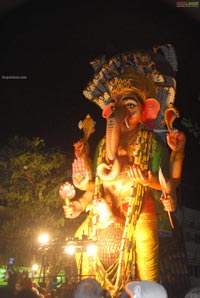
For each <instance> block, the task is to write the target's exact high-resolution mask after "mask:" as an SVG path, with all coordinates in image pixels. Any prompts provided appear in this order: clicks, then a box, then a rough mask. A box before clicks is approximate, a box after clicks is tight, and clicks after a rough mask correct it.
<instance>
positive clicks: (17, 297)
mask: <svg viewBox="0 0 200 298" xmlns="http://www.w3.org/2000/svg"><path fill="white" fill-rule="evenodd" d="M56 281H57V278H56V276H54V277H51V278H49V280H48V281H47V282H46V283H45V285H43V284H42V285H41V284H38V283H37V282H36V281H35V280H34V279H33V278H31V277H29V274H28V272H24V273H23V274H22V276H21V278H20V279H19V280H17V279H16V284H15V286H14V287H13V284H10V283H9V282H8V284H7V286H4V287H0V297H1V298H111V297H112V296H111V294H110V293H109V291H107V290H106V289H104V288H103V287H102V286H101V285H100V283H99V282H98V281H97V280H96V279H95V278H84V279H82V280H81V281H79V282H78V283H75V284H73V283H71V282H70V281H69V280H68V278H65V281H64V282H62V283H61V284H60V285H58V283H57V282H56ZM157 297H158V298H168V294H167V291H166V289H165V288H164V286H162V285H161V284H159V283H157V282H154V281H148V280H144V281H130V282H128V283H127V284H126V286H125V288H124V289H123V290H122V291H121V292H120V294H119V296H117V297H116V298H157ZM194 297H195V298H196V297H197V298H198V297H200V289H199V288H193V289H191V290H190V291H189V292H188V293H187V294H186V295H185V297H182V298H194Z"/></svg>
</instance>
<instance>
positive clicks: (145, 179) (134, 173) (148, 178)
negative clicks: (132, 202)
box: [128, 165, 153, 186]
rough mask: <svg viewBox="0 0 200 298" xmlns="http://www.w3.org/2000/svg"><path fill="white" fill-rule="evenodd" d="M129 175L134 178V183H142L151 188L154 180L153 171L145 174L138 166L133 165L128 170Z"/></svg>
mask: <svg viewBox="0 0 200 298" xmlns="http://www.w3.org/2000/svg"><path fill="white" fill-rule="evenodd" d="M128 175H129V177H131V178H133V181H135V182H137V183H141V184H143V185H144V186H147V185H148V186H149V185H150V184H151V182H152V180H153V176H152V173H151V171H145V172H143V171H142V170H141V169H140V167H139V166H137V165H132V166H130V167H129V168H128Z"/></svg>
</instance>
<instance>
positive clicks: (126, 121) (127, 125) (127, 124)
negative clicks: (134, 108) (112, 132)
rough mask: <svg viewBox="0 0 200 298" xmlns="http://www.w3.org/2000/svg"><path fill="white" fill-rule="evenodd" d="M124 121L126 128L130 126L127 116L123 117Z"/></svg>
mask: <svg viewBox="0 0 200 298" xmlns="http://www.w3.org/2000/svg"><path fill="white" fill-rule="evenodd" d="M124 122H125V124H126V127H127V128H130V125H129V119H128V117H126V118H125V120H124Z"/></svg>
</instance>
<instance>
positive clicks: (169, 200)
mask: <svg viewBox="0 0 200 298" xmlns="http://www.w3.org/2000/svg"><path fill="white" fill-rule="evenodd" d="M160 200H161V202H162V203H163V206H164V210H165V211H167V212H174V211H175V210H176V207H177V202H176V199H174V198H173V197H172V196H171V195H168V194H167V195H163V194H162V196H161V198H160Z"/></svg>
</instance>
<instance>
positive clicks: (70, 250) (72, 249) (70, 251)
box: [64, 245, 76, 255]
mask: <svg viewBox="0 0 200 298" xmlns="http://www.w3.org/2000/svg"><path fill="white" fill-rule="evenodd" d="M64 250H65V252H66V253H67V254H69V255H73V254H74V253H75V250H76V247H75V246H74V245H69V246H65V249H64Z"/></svg>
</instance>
